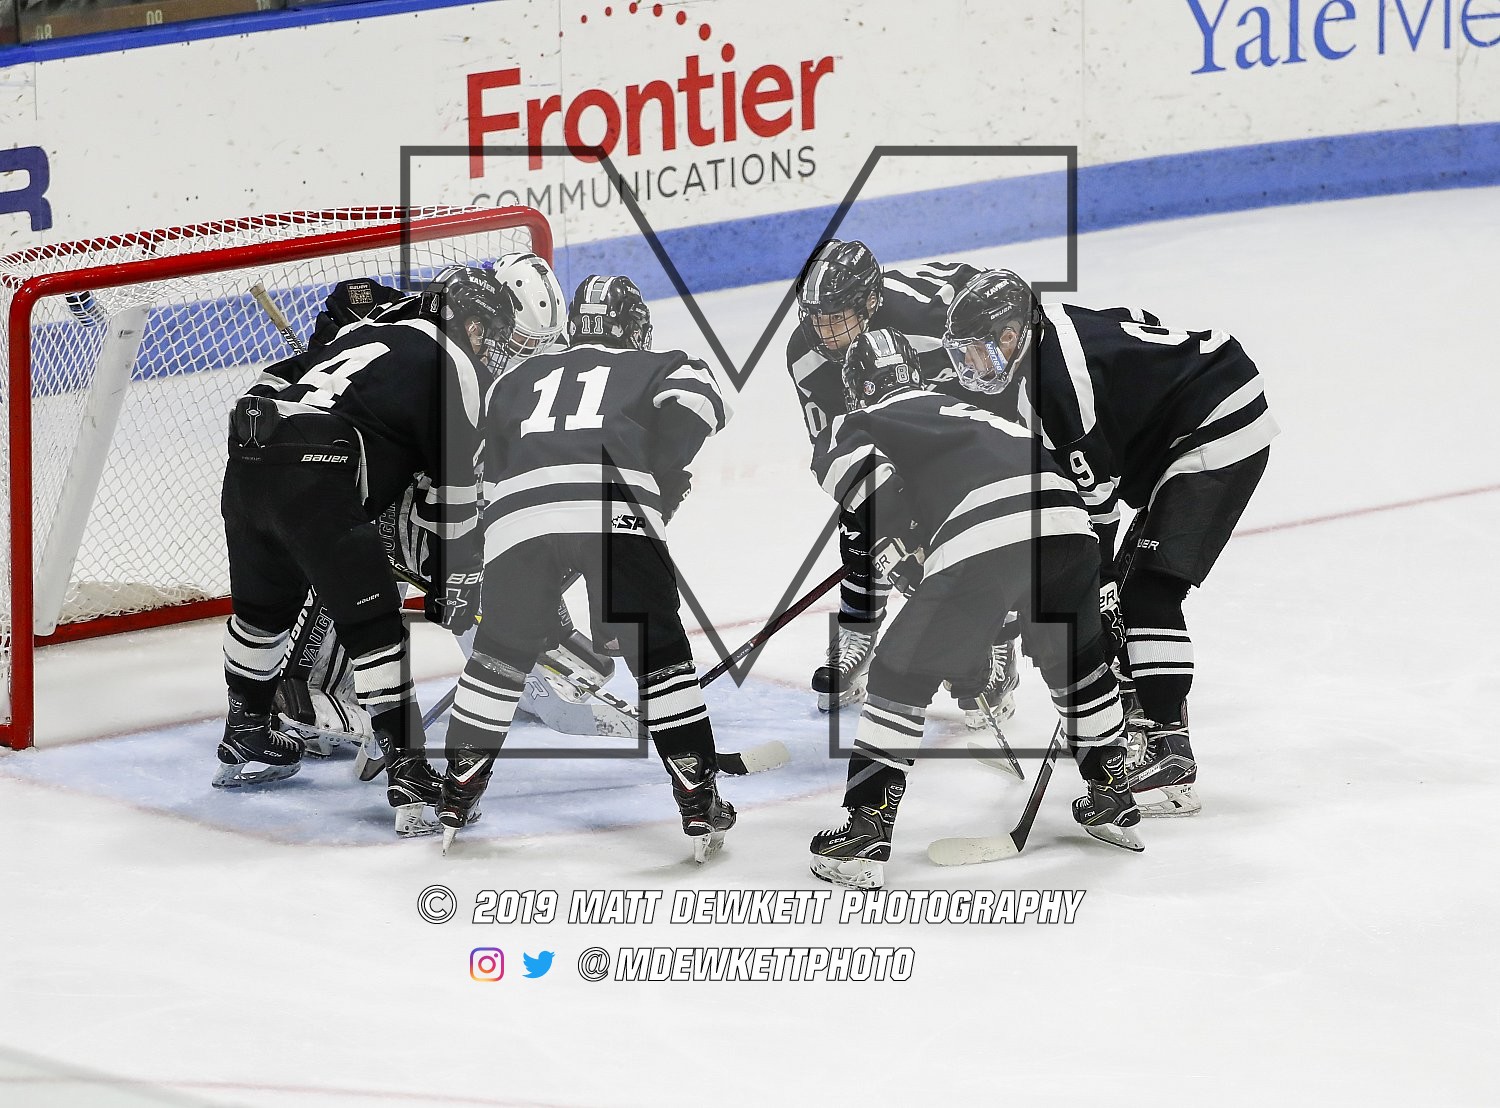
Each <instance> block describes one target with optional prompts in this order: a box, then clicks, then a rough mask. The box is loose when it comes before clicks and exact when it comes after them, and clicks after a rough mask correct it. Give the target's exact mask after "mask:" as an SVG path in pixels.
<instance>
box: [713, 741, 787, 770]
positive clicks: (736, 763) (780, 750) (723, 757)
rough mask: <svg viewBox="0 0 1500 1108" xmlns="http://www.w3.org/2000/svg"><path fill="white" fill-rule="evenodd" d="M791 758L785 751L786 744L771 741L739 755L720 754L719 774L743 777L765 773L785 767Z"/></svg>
mask: <svg viewBox="0 0 1500 1108" xmlns="http://www.w3.org/2000/svg"><path fill="white" fill-rule="evenodd" d="M791 758H792V755H791V751H789V750H787V748H786V743H784V742H782V741H781V740H779V739H773V740H771V741H770V742H768V743H761V744H760V745H759V746H752V747H750V748H749V749H747V750H742V751H740V752H739V753H732V752H727V751H726V752H725V753H723V754H720V755H719V772H721V773H727V774H729V776H731V777H744V776H745V775H746V774H749V773H765V772H766V770H769V769H777V768H779V767H781V766H784V765H786V764H787V762H789V761H791Z"/></svg>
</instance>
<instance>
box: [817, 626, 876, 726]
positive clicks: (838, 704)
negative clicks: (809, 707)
mask: <svg viewBox="0 0 1500 1108" xmlns="http://www.w3.org/2000/svg"><path fill="white" fill-rule="evenodd" d="M874 655H875V629H874V627H870V628H869V629H868V630H865V631H861V630H858V629H857V628H855V627H850V626H844V625H842V624H841V625H840V626H839V636H838V638H837V639H835V640H834V641H833V642H832V643H830V644H829V646H828V661H827V663H826V664H824V665H821V666H819V667H818V669H817V672H815V673H814V674H813V679H812V687H813V692H815V693H817V694H818V711H820V712H831V711H833V710H834V709H835V708H842V707H843V706H844V705H845V704H856V703H858V702H859V701H861V700H863V699H864V698H865V682H866V680H867V679H868V677H869V673H870V660H871V659H872V658H873V657H874Z"/></svg>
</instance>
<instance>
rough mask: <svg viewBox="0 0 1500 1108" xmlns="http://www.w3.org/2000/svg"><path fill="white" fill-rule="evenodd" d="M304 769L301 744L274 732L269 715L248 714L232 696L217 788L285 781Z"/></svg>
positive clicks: (221, 748) (215, 777)
mask: <svg viewBox="0 0 1500 1108" xmlns="http://www.w3.org/2000/svg"><path fill="white" fill-rule="evenodd" d="M301 768H302V744H301V743H300V742H298V741H297V740H296V739H293V738H290V737H289V736H287V735H283V734H282V733H281V732H279V731H274V730H272V729H271V716H270V714H269V713H266V714H258V713H255V712H249V711H246V709H245V705H244V704H243V703H242V702H241V701H239V700H238V699H236V698H235V697H232V696H231V697H230V698H229V716H228V718H227V719H226V720H225V721H224V738H223V740H222V741H220V743H219V768H218V770H217V771H216V772H215V773H214V780H213V785H214V788H216V789H234V788H239V787H240V786H241V785H261V784H266V783H267V782H271V781H283V780H285V779H286V778H288V777H291V776H292V775H293V774H295V773H296V772H297V771H298V770H299V769H301Z"/></svg>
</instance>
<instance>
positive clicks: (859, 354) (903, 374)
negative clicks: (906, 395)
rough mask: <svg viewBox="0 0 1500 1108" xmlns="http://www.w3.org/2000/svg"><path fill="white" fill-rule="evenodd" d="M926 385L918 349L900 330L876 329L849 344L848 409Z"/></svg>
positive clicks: (846, 380) (847, 365) (847, 360)
mask: <svg viewBox="0 0 1500 1108" xmlns="http://www.w3.org/2000/svg"><path fill="white" fill-rule="evenodd" d="M925 387H926V385H924V384H923V382H922V370H921V368H920V367H919V366H918V365H917V352H916V351H915V350H913V349H912V348H911V343H910V342H908V341H907V340H906V336H905V335H903V334H902V333H901V332H900V331H890V330H886V329H885V328H877V329H876V330H874V331H866V332H865V333H864V334H862V335H860V336H859V337H858V338H857V339H855V340H854V342H853V343H851V344H850V346H849V356H848V357H847V358H846V359H845V360H844V402H845V404H846V405H847V406H848V408H849V410H850V411H851V412H852V411H855V410H856V409H858V408H868V407H869V406H870V405H871V404H874V403H876V402H877V401H880V400H884V399H885V398H886V397H887V396H890V395H891V394H892V393H896V392H901V391H902V390H904V389H920V388H925Z"/></svg>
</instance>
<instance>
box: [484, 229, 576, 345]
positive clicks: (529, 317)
mask: <svg viewBox="0 0 1500 1108" xmlns="http://www.w3.org/2000/svg"><path fill="white" fill-rule="evenodd" d="M495 279H496V280H497V281H499V282H500V283H501V284H502V285H504V286H505V287H506V289H508V290H509V291H510V294H511V295H512V296H514V297H515V298H516V305H517V307H516V324H515V327H514V328H513V329H512V330H511V333H510V339H509V340H508V341H507V342H506V344H505V346H506V350H507V351H508V352H509V353H511V354H513V355H515V356H516V357H520V358H524V357H526V356H527V355H529V354H534V353H536V352H537V351H538V350H540V349H541V348H542V347H544V346H548V345H550V344H551V343H554V342H557V341H558V340H559V339H561V338H562V337H563V329H564V328H565V327H566V326H567V322H568V317H567V310H568V303H567V298H566V297H565V296H563V290H562V285H560V284H558V281H557V274H555V273H553V272H552V267H551V266H549V265H548V264H547V263H546V262H545V261H543V260H542V259H541V258H539V257H537V256H536V255H535V254H506V255H504V256H503V257H501V258H500V259H498V260H497V261H496V262H495Z"/></svg>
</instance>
